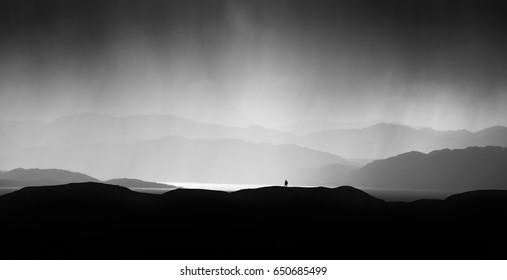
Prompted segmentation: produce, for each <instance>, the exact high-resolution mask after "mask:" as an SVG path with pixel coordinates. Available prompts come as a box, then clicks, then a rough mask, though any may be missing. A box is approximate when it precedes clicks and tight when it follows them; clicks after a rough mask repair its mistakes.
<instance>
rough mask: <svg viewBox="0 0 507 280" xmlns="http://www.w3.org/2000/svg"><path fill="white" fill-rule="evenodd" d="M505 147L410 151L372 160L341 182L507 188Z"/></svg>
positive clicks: (404, 186) (428, 187)
mask: <svg viewBox="0 0 507 280" xmlns="http://www.w3.org/2000/svg"><path fill="white" fill-rule="evenodd" d="M506 166H507V148H502V147H470V148H466V149H456V150H449V149H445V150H438V151H433V152H430V153H428V154H424V153H420V152H409V153H405V154H401V155H398V156H395V157H391V158H388V159H385V160H378V161H374V162H372V163H370V164H367V165H366V166H364V167H362V168H361V169H359V170H357V171H353V172H351V173H349V174H350V175H349V176H348V178H346V179H344V180H345V182H344V181H343V180H342V181H340V183H341V184H343V183H347V184H352V185H354V186H356V187H363V188H387V189H415V190H416V189H423V190H446V191H469V190H477V189H507V172H506Z"/></svg>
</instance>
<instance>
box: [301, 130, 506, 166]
mask: <svg viewBox="0 0 507 280" xmlns="http://www.w3.org/2000/svg"><path fill="white" fill-rule="evenodd" d="M298 144H299V145H301V146H305V147H309V148H313V149H317V150H321V151H327V152H330V153H333V154H337V155H340V156H342V157H344V158H359V159H382V158H387V157H391V156H395V155H398V154H402V153H406V152H410V151H419V152H425V153H427V152H431V151H433V150H440V149H446V148H449V149H462V148H466V147H472V146H479V147H485V146H501V147H507V128H506V127H500V126H498V127H491V128H487V129H484V130H481V131H478V132H475V133H472V132H470V131H467V130H458V131H437V130H432V129H427V128H426V129H415V128H412V127H408V126H403V125H396V124H386V123H381V124H377V125H373V126H369V127H366V128H363V129H338V130H330V131H321V132H315V133H311V134H308V135H305V136H302V137H301V138H300V139H299V140H298Z"/></svg>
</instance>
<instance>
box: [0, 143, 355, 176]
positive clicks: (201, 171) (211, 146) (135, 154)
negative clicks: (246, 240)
mask: <svg viewBox="0 0 507 280" xmlns="http://www.w3.org/2000/svg"><path fill="white" fill-rule="evenodd" d="M0 162H2V163H3V165H2V168H4V169H10V168H15V167H18V166H36V167H40V168H61V169H70V170H76V171H79V172H83V173H86V174H90V175H93V176H95V177H97V178H103V179H107V178H123V177H129V178H137V179H143V180H148V181H158V182H161V181H162V182H163V181H169V182H170V181H172V182H204V183H213V182H220V183H228V182H230V183H248V184H252V183H254V184H271V183H273V182H283V180H285V179H286V178H289V177H291V176H293V175H294V174H295V173H297V171H298V170H299V169H300V168H314V167H317V166H324V165H328V164H337V163H339V164H343V165H346V164H348V162H347V161H346V160H344V159H343V158H341V157H339V156H336V155H333V154H330V153H325V152H320V151H315V150H311V149H308V148H303V147H299V146H296V145H291V144H285V145H272V144H259V143H249V142H244V141H242V140H233V139H221V140H204V139H200V140H190V139H187V138H184V137H179V136H169V137H164V138H161V139H158V140H149V141H140V142H137V143H134V144H112V143H109V144H104V143H99V144H81V145H76V146H74V147H71V148H67V149H63V150H56V149H52V148H48V147H36V148H31V149H26V150H22V151H19V152H15V153H12V154H10V155H9V156H8V157H4V158H3V159H2V160H1V161H0Z"/></svg>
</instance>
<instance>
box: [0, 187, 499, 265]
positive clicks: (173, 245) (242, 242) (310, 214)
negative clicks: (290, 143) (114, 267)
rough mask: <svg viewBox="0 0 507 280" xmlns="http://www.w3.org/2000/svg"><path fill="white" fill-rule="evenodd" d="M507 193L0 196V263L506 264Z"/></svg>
mask: <svg viewBox="0 0 507 280" xmlns="http://www.w3.org/2000/svg"><path fill="white" fill-rule="evenodd" d="M506 218H507V191H489V190H483V191H475V192H468V193H463V194H458V195H454V196H451V197H449V198H448V199H446V200H419V201H415V202H407V203H401V202H385V201H383V200H380V199H377V198H375V197H372V196H370V195H368V194H367V193H365V192H362V191H360V190H358V189H355V188H353V187H348V186H344V187H338V188H283V187H276V186H274V187H264V188H260V189H249V190H242V191H237V192H232V193H227V192H220V191H208V190H188V189H176V190H172V191H168V192H167V193H164V194H162V195H152V194H145V193H138V192H134V191H131V190H129V189H127V188H125V187H121V186H112V185H107V184H102V183H78V184H68V185H61V186H43V187H27V188H23V189H21V190H19V191H16V192H13V193H10V194H7V195H4V196H1V197H0V220H1V221H2V223H3V227H2V228H4V229H5V230H2V231H1V233H0V236H1V237H2V240H5V241H6V242H4V244H3V246H2V250H0V258H3V259H13V258H15V259H34V258H35V259H62V258H63V259H109V258H113V259H216V258H219V259H236V258H240V259H278V258H281V259H325V258H329V259H407V258H408V259H421V258H430V259H445V258H453V259H462V258H466V259H491V258H506V257H507V250H506V249H507V240H506V239H505V238H504V236H506V235H505V234H506V233H507V230H506V229H507V227H506V225H505V220H506Z"/></svg>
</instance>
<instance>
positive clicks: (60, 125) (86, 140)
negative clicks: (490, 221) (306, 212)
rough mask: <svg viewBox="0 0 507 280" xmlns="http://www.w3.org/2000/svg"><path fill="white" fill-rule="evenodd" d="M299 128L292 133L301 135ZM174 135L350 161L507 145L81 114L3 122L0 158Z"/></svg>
mask: <svg viewBox="0 0 507 280" xmlns="http://www.w3.org/2000/svg"><path fill="white" fill-rule="evenodd" d="M332 125H335V126H336V125H337V124H335V123H331V124H329V123H324V124H321V123H319V122H315V123H310V124H308V123H302V124H301V130H306V131H312V130H311V128H312V127H314V130H315V129H316V128H322V129H326V128H330V127H332ZM296 126H297V125H296ZM308 126H311V127H308ZM296 128H297V127H296ZM296 128H294V127H293V128H292V130H293V131H298V130H297V129H296ZM170 135H174V136H183V137H186V138H189V139H240V140H244V141H248V142H254V143H271V144H297V145H299V146H303V147H309V148H312V149H317V150H320V151H325V152H329V153H333V154H336V155H339V156H342V157H344V158H351V159H379V158H386V157H391V156H395V155H398V154H401V153H406V152H410V151H420V152H430V151H433V150H439V149H445V148H452V149H458V148H466V147H470V146H502V147H507V128H505V127H491V128H487V129H484V130H481V131H479V132H475V133H473V132H470V131H466V130H460V131H436V130H432V129H427V128H426V129H415V128H412V127H408V126H403V125H395V124H385V123H381V124H377V125H373V126H368V127H365V128H362V129H335V130H323V131H319V132H314V133H311V134H307V135H303V136H298V135H296V134H291V133H286V132H280V131H277V130H272V129H267V128H264V127H260V126H249V127H245V128H239V127H231V126H223V125H216V124H208V123H199V122H194V121H191V120H187V119H183V118H178V117H174V116H169V115H137V116H126V117H113V116H109V115H98V114H80V115H72V116H68V117H63V118H60V119H57V120H55V121H53V122H50V123H39V122H16V123H12V122H11V123H0V155H2V154H3V155H6V154H9V153H12V152H14V151H19V150H23V149H29V148H32V147H40V146H47V147H49V148H53V149H64V148H69V147H72V146H75V145H79V144H95V143H127V144H132V143H135V142H139V141H145V140H153V139H159V138H161V137H165V136H170Z"/></svg>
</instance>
